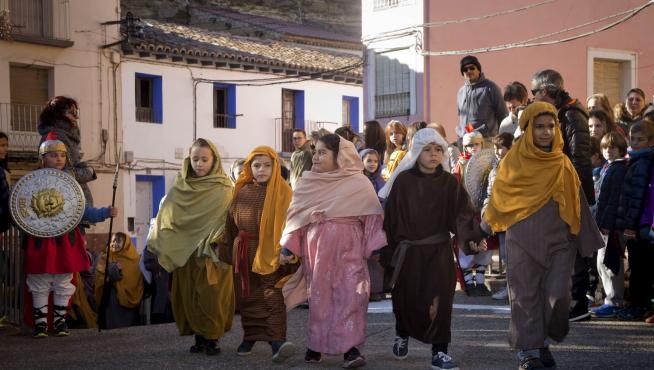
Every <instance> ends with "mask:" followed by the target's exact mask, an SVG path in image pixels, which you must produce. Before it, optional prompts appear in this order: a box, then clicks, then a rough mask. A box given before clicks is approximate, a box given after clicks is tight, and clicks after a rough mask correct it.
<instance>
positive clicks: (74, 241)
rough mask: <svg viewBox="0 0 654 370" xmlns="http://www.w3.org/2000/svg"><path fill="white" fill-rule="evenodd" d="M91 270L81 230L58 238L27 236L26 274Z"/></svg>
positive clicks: (76, 229) (77, 229)
mask: <svg viewBox="0 0 654 370" xmlns="http://www.w3.org/2000/svg"><path fill="white" fill-rule="evenodd" d="M90 268H91V264H90V263H89V258H88V257H87V255H86V240H85V239H84V235H82V233H81V232H80V230H79V228H77V227H76V228H75V229H74V230H73V231H71V232H70V233H68V234H65V235H62V236H59V237H56V238H36V237H33V236H30V235H28V236H27V251H26V253H25V273H26V274H66V273H69V272H80V271H86V270H89V269H90Z"/></svg>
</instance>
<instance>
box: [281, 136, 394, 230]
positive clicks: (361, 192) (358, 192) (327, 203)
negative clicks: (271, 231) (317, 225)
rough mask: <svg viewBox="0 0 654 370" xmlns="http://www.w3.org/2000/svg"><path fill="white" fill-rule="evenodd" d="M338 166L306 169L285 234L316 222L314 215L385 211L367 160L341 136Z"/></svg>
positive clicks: (350, 214) (329, 215) (295, 196)
mask: <svg viewBox="0 0 654 370" xmlns="http://www.w3.org/2000/svg"><path fill="white" fill-rule="evenodd" d="M336 163H337V164H338V169H336V170H334V171H331V172H323V173H318V172H313V171H305V172H304V173H303V174H302V177H301V178H300V181H298V183H297V184H296V187H295V190H294V192H293V200H292V201H291V205H290V207H289V209H288V214H287V216H286V227H285V228H284V232H283V233H282V234H289V233H291V232H293V231H295V230H297V229H299V228H301V227H303V226H305V225H308V224H309V223H311V222H312V218H311V216H312V215H313V214H316V213H322V214H323V217H324V218H327V219H329V218H335V217H351V216H366V215H381V214H383V213H384V211H383V210H382V208H381V205H380V204H379V199H377V195H376V194H375V191H374V190H373V187H372V186H370V180H368V178H367V177H366V176H365V175H364V174H363V162H361V158H359V154H358V153H357V151H356V149H355V147H354V144H352V143H351V142H349V141H347V140H345V139H344V138H342V137H341V138H340V140H339V147H338V156H337V158H336Z"/></svg>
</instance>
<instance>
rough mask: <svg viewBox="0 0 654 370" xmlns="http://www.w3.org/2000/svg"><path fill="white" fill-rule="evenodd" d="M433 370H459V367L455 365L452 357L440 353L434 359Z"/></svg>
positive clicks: (432, 360)
mask: <svg viewBox="0 0 654 370" xmlns="http://www.w3.org/2000/svg"><path fill="white" fill-rule="evenodd" d="M431 368H432V369H434V370H459V367H458V366H456V365H455V364H454V360H452V357H450V356H448V355H447V354H445V353H443V352H438V353H437V354H435V355H434V357H432V359H431Z"/></svg>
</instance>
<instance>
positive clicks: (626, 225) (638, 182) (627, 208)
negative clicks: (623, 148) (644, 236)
mask: <svg viewBox="0 0 654 370" xmlns="http://www.w3.org/2000/svg"><path fill="white" fill-rule="evenodd" d="M628 153H629V167H628V168H627V173H626V174H625V177H624V182H623V184H622V192H621V193H620V204H619V205H618V219H617V220H616V229H618V230H627V229H629V230H638V228H639V226H640V225H639V223H640V216H641V215H642V213H643V208H645V200H646V198H647V192H648V190H649V180H650V175H651V169H652V161H653V160H654V148H644V149H641V150H629V151H628Z"/></svg>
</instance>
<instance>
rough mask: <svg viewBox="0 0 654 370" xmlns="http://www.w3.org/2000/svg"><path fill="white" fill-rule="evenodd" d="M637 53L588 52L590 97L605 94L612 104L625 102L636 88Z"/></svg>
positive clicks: (615, 51) (602, 50)
mask: <svg viewBox="0 0 654 370" xmlns="http://www.w3.org/2000/svg"><path fill="white" fill-rule="evenodd" d="M635 65H636V53H633V52H629V51H621V50H606V49H593V48H591V49H589V50H588V80H587V84H588V95H591V94H594V93H603V94H605V95H606V96H607V97H608V98H609V101H610V102H611V104H615V103H619V102H621V101H623V100H624V98H625V96H626V95H627V92H628V91H629V89H631V88H632V87H635V86H636V69H635V68H634V67H635Z"/></svg>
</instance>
